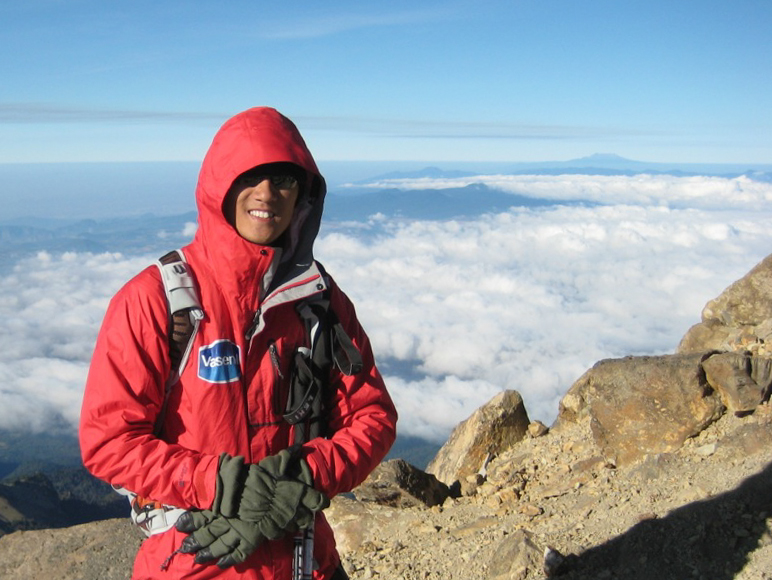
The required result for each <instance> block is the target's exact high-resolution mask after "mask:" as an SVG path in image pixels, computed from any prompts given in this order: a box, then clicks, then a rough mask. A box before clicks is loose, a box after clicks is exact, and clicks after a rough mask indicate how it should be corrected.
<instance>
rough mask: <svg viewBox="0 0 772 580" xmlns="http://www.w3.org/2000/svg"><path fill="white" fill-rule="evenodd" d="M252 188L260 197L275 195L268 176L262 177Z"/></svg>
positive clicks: (267, 197)
mask: <svg viewBox="0 0 772 580" xmlns="http://www.w3.org/2000/svg"><path fill="white" fill-rule="evenodd" d="M252 189H253V190H254V193H255V194H256V195H257V196H259V197H260V198H264V199H269V198H272V197H273V196H274V195H276V188H275V187H274V186H273V184H272V183H271V180H270V179H269V178H268V177H263V179H261V180H260V181H259V182H258V183H257V184H256V185H255V186H254V187H253V188H252Z"/></svg>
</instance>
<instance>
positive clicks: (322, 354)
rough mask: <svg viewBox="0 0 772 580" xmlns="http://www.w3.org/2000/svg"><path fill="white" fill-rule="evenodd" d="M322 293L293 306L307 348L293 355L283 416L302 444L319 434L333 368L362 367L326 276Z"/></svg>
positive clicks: (351, 371) (350, 369) (356, 369)
mask: <svg viewBox="0 0 772 580" xmlns="http://www.w3.org/2000/svg"><path fill="white" fill-rule="evenodd" d="M317 265H318V266H319V270H320V271H321V272H322V275H323V276H324V277H325V287H326V289H325V290H324V291H323V292H320V293H317V294H314V295H313V296H309V297H307V298H305V299H303V300H301V301H300V302H299V303H298V304H297V305H296V307H295V310H296V311H297V313H298V316H299V317H300V319H301V321H302V322H303V324H304V326H305V329H306V333H307V335H308V344H309V347H307V348H306V347H303V348H299V349H298V350H297V352H296V353H295V355H294V359H293V371H292V376H291V381H290V391H289V397H288V400H287V408H286V412H285V414H284V419H285V420H286V421H287V422H288V423H290V424H291V425H294V426H295V442H296V443H303V442H304V441H307V440H309V439H313V438H314V437H317V436H319V435H321V434H323V425H322V421H323V419H324V417H323V415H324V408H323V407H324V405H323V401H324V399H326V398H327V397H328V396H329V394H330V389H331V386H330V373H331V372H332V369H333V368H336V369H337V370H339V371H340V372H341V373H342V374H344V375H349V376H350V375H354V374H357V373H359V372H360V371H361V370H362V367H363V364H362V355H361V354H360V353H359V351H358V350H357V348H356V346H355V345H354V343H353V341H352V340H351V338H350V337H349V336H348V334H347V333H346V331H345V330H344V329H343V325H342V324H341V323H340V321H339V320H338V317H337V316H336V315H335V312H334V309H333V308H332V307H331V305H330V297H329V287H330V284H329V276H328V275H327V273H326V272H325V270H324V268H322V265H321V264H319V263H318V262H317Z"/></svg>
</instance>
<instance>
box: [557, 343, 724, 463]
mask: <svg viewBox="0 0 772 580" xmlns="http://www.w3.org/2000/svg"><path fill="white" fill-rule="evenodd" d="M702 359H703V356H702V355H666V356H656V357H626V358H623V359H610V360H604V361H601V362H599V363H597V364H596V365H595V366H593V367H592V368H591V369H590V370H589V371H587V372H586V373H585V374H584V375H583V376H582V377H580V378H579V380H578V381H576V382H575V383H574V384H573V386H572V387H571V388H570V389H569V391H568V393H566V395H565V397H563V400H562V401H561V403H560V409H559V413H558V419H557V423H556V428H558V427H559V426H560V424H561V423H562V422H574V423H579V422H584V420H585V419H589V421H588V423H589V425H590V428H591V430H592V437H593V439H594V441H595V443H596V445H598V447H599V448H600V449H601V450H602V452H603V454H604V456H605V457H606V458H607V459H608V460H610V461H612V462H613V463H615V464H616V465H623V464H629V463H634V462H636V461H638V460H640V459H642V458H644V457H645V456H646V455H648V454H655V453H668V452H672V451H674V450H676V449H678V448H679V447H681V445H682V444H683V443H684V441H685V440H686V439H688V438H689V437H693V436H695V435H697V434H698V433H700V432H701V431H702V430H703V429H704V428H705V427H707V426H708V425H710V424H711V423H712V422H714V421H716V420H717V419H718V418H720V417H721V415H722V414H723V412H724V410H725V408H724V405H723V404H722V401H721V397H720V396H719V395H718V394H717V393H715V392H714V391H713V390H712V389H711V388H710V386H709V385H708V384H707V382H706V380H705V376H704V372H703V370H702V366H701V363H702Z"/></svg>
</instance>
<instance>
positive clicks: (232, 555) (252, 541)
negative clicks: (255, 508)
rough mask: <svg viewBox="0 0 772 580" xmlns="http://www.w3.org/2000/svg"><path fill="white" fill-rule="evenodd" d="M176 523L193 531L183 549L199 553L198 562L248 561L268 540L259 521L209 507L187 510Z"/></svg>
mask: <svg viewBox="0 0 772 580" xmlns="http://www.w3.org/2000/svg"><path fill="white" fill-rule="evenodd" d="M175 527H176V528H177V530H179V531H180V532H184V533H186V534H189V535H188V537H187V538H185V539H184V540H183V541H182V545H181V546H180V549H179V551H180V552H182V553H183V554H195V555H196V556H195V561H196V564H204V563H206V562H209V561H211V560H215V559H217V566H218V567H219V568H223V569H224V568H228V567H230V566H233V565H235V564H241V563H242V562H244V561H245V560H246V559H247V558H248V557H249V555H250V554H252V552H254V551H255V549H256V548H257V546H258V545H259V544H260V542H262V541H263V540H265V537H264V536H263V535H262V534H261V533H260V530H259V529H258V526H257V524H255V523H254V522H245V521H242V520H239V519H235V518H232V519H229V518H225V517H223V516H218V515H216V514H215V513H214V512H212V511H209V510H203V511H192V512H185V513H184V514H182V515H181V516H180V517H179V519H178V520H177V523H176V524H175Z"/></svg>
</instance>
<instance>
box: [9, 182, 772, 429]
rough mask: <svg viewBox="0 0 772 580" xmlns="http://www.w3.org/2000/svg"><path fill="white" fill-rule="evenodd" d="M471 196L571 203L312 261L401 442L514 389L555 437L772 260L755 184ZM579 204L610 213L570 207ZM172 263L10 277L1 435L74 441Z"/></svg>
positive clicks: (386, 238)
mask: <svg viewBox="0 0 772 580" xmlns="http://www.w3.org/2000/svg"><path fill="white" fill-rule="evenodd" d="M468 179H469V178H456V179H454V180H436V181H429V180H426V179H421V180H407V179H402V180H395V181H392V182H380V183H379V184H378V185H380V186H387V185H397V184H398V185H399V186H400V187H402V188H403V189H410V188H419V187H420V188H428V187H437V188H440V187H458V186H463V184H464V183H465V182H466V181H467V180H468ZM473 181H476V182H479V183H485V184H487V185H489V186H490V187H494V186H496V187H498V188H499V189H501V190H503V191H511V192H520V193H522V192H527V193H529V194H531V195H533V196H535V197H541V198H544V199H561V200H564V201H565V202H566V203H565V204H562V203H561V204H556V205H550V206H544V207H539V208H524V207H520V208H518V207H514V208H511V209H510V210H508V211H501V212H496V213H490V214H483V215H480V216H475V217H469V218H465V219H454V220H430V219H420V220H407V219H398V218H386V217H385V216H383V215H381V214H376V215H373V216H371V217H370V218H369V219H368V220H366V221H363V222H357V223H335V222H329V221H328V222H326V223H325V225H324V226H323V228H322V231H321V233H320V237H319V239H318V240H317V243H316V246H315V255H316V257H317V258H318V259H320V260H321V261H322V262H323V263H324V265H325V268H326V269H327V270H328V271H329V272H330V273H331V274H332V275H333V276H334V278H335V279H336V281H337V282H338V284H339V285H340V286H341V287H342V288H343V290H344V291H345V292H346V293H347V294H348V295H349V296H350V298H351V299H352V301H353V302H354V304H355V306H356V309H357V314H358V317H359V319H360V321H361V322H362V324H363V326H364V328H365V330H366V331H367V332H368V335H369V336H370V338H371V342H372V345H373V350H374V352H375V356H376V360H377V362H378V365H379V368H380V369H381V371H382V373H383V375H384V377H385V380H386V384H387V386H388V389H389V392H390V393H391V395H392V397H393V398H394V400H395V403H396V405H397V408H398V410H399V413H400V421H399V426H398V430H399V433H400V434H401V435H412V436H416V437H423V438H427V439H430V440H432V441H435V442H437V443H443V442H444V441H445V440H446V439H447V437H448V436H449V434H450V432H451V431H452V429H453V428H454V427H455V426H456V425H457V424H458V423H459V422H461V421H463V420H464V419H466V418H467V417H468V416H469V415H471V413H472V412H473V411H474V410H475V409H477V408H478V407H479V406H480V405H483V404H484V403H486V402H487V401H489V400H490V399H491V398H492V397H493V396H495V395H496V394H497V393H499V392H500V391H501V390H503V389H514V390H516V391H518V392H519V393H520V394H521V396H522V397H523V400H524V402H525V406H526V411H527V413H528V415H529V417H530V418H531V419H532V420H540V421H542V422H544V423H545V424H547V425H550V424H551V423H552V422H553V421H554V419H555V417H556V416H557V413H558V405H559V402H560V399H561V398H562V397H563V396H564V394H565V393H566V391H567V390H568V389H569V388H570V386H571V385H572V384H573V383H574V382H575V381H576V380H577V379H579V377H580V376H581V375H582V374H583V373H584V372H585V371H587V370H588V369H589V368H590V367H591V366H592V365H594V364H595V363H596V362H598V361H599V360H602V359H606V358H619V357H624V356H628V355H658V354H671V353H673V352H674V351H675V349H676V348H677V346H678V343H679V341H680V340H681V338H682V337H683V336H684V334H685V333H686V332H687V330H688V329H689V328H690V327H691V326H692V325H694V324H696V323H698V322H699V321H700V316H701V312H702V309H703V307H704V306H705V304H706V303H707V302H708V301H709V300H711V299H713V298H715V297H717V296H718V295H719V294H720V293H721V292H722V291H723V290H724V289H725V288H726V287H728V286H729V285H730V284H732V283H733V282H735V281H736V280H738V279H740V278H741V277H742V276H744V275H745V274H746V273H747V272H748V271H750V270H751V268H753V267H754V266H755V265H756V264H757V263H758V262H760V261H761V260H762V259H763V258H765V257H766V256H767V255H768V254H769V253H770V248H772V228H770V227H769V224H770V223H771V222H772V220H771V218H772V183H769V182H766V183H765V182H758V181H754V180H752V179H748V178H747V177H744V176H740V177H735V178H726V177H715V176H714V177H708V176H702V177H701V176H690V177H676V176H669V175H660V176H651V175H637V176H593V175H586V176H580V175H571V176H551V175H544V176H533V175H530V176H529V175H525V176H512V175H487V176H476V177H475V178H474V179H473ZM373 185H375V184H373ZM579 199H584V200H591V201H594V202H597V205H596V204H588V203H585V204H573V205H571V204H570V203H568V202H571V201H576V200H579ZM194 231H195V224H193V223H188V224H186V225H185V226H184V229H183V228H180V231H179V232H176V233H175V232H167V231H161V230H159V231H158V234H157V235H158V236H159V237H163V239H164V240H165V241H168V243H169V244H170V247H177V245H179V244H182V243H184V240H189V239H190V238H191V237H192V235H193V232H194ZM172 234H173V235H172ZM171 244H175V245H174V246H171ZM157 257H158V254H153V255H138V254H136V253H132V252H124V253H100V254H93V253H87V252H67V253H64V254H62V253H61V252H55V251H53V250H51V251H43V252H40V253H38V254H36V255H31V256H28V257H26V258H23V259H21V260H19V261H18V262H17V263H16V264H15V265H13V267H11V268H9V269H7V270H5V271H2V272H0V328H1V329H2V331H1V332H0V352H2V353H3V357H2V358H0V376H2V377H3V380H2V384H0V428H8V429H14V430H19V429H21V430H24V429H31V430H33V431H46V432H51V431H52V428H54V427H55V428H56V429H59V430H63V431H65V432H69V433H74V431H75V427H76V425H77V421H78V416H79V412H80V403H81V398H82V393H83V385H84V383H85V380H86V375H87V372H88V365H89V360H90V357H91V352H92V349H93V344H94V340H95V338H96V334H97V331H98V328H99V326H100V323H101V320H102V317H103V315H104V311H105V308H106V307H107V304H108V301H109V299H110V297H111V296H112V295H113V294H114V293H115V292H116V290H117V289H118V288H119V287H120V286H121V285H122V284H124V283H125V282H126V281H127V280H128V279H129V278H131V277H132V276H133V275H134V274H135V273H136V272H138V271H139V270H140V269H142V268H144V267H146V266H147V265H149V264H151V263H152V261H153V260H155V259H156V258H157Z"/></svg>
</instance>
